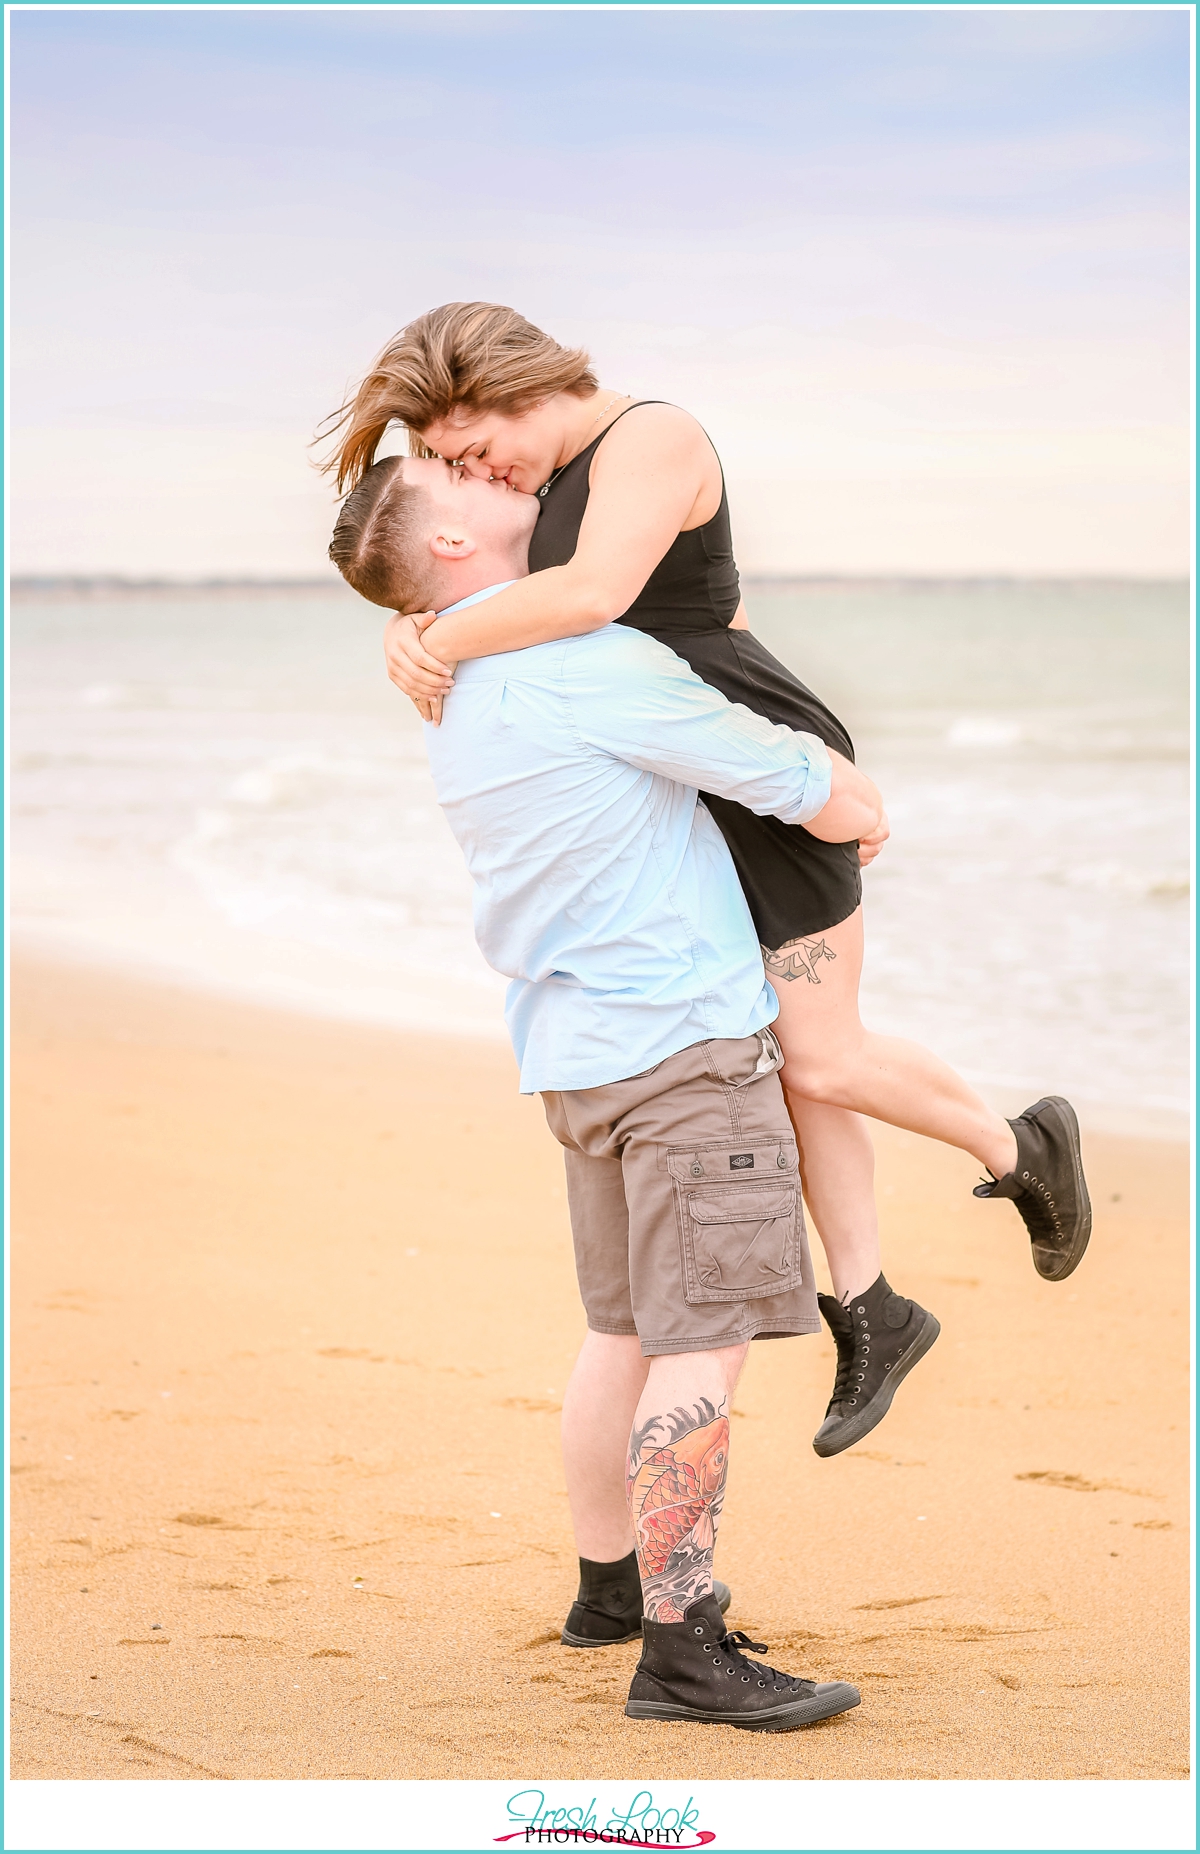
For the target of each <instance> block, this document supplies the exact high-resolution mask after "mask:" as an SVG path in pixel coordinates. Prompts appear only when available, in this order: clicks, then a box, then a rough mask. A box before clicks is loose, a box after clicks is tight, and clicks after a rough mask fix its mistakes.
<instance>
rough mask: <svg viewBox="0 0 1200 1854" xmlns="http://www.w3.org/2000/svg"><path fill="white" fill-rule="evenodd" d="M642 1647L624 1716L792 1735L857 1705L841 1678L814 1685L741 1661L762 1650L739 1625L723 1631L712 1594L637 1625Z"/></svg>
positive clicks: (757, 1663)
mask: <svg viewBox="0 0 1200 1854" xmlns="http://www.w3.org/2000/svg"><path fill="white" fill-rule="evenodd" d="M643 1633H644V1635H645V1637H646V1645H645V1647H644V1648H643V1649H642V1658H641V1660H640V1661H639V1662H638V1664H637V1672H636V1673H635V1674H634V1676H633V1684H632V1685H631V1687H630V1689H629V1699H628V1701H627V1702H626V1706H625V1712H626V1716H627V1717H628V1718H630V1719H690V1720H691V1721H692V1722H693V1723H695V1724H697V1725H736V1726H739V1727H740V1728H741V1730H742V1731H744V1732H794V1731H795V1730H796V1728H797V1727H798V1726H801V1725H813V1724H815V1723H816V1721H817V1720H818V1719H830V1718H832V1717H833V1715H834V1713H837V1712H849V1710H850V1708H851V1706H857V1705H858V1702H859V1697H860V1695H859V1691H858V1688H857V1687H852V1686H850V1685H849V1684H848V1682H846V1681H844V1680H831V1681H826V1682H824V1683H822V1684H820V1685H818V1684H817V1683H816V1682H815V1681H812V1680H800V1679H798V1678H797V1677H796V1676H794V1675H792V1674H781V1673H780V1672H779V1670H778V1669H777V1668H774V1667H764V1666H763V1664H762V1662H761V1661H751V1660H748V1659H747V1651H749V1653H751V1654H765V1653H766V1652H767V1648H766V1643H765V1642H752V1641H751V1640H750V1638H749V1637H748V1636H747V1635H746V1634H745V1633H744V1632H743V1631H742V1630H741V1629H736V1630H734V1631H733V1632H732V1633H730V1632H729V1631H728V1630H727V1629H726V1627H725V1624H724V1623H723V1622H722V1620H721V1612H720V1610H719V1609H718V1608H717V1605H716V1603H715V1602H714V1601H713V1599H712V1597H710V1596H707V1597H701V1598H700V1599H699V1601H698V1602H696V1603H693V1604H692V1605H691V1607H690V1609H689V1610H688V1611H687V1614H686V1616H685V1618H684V1620H683V1621H682V1622H649V1621H647V1622H646V1623H644V1624H643Z"/></svg>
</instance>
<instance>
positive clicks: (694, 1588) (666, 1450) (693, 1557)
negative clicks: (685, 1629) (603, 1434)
mask: <svg viewBox="0 0 1200 1854" xmlns="http://www.w3.org/2000/svg"><path fill="white" fill-rule="evenodd" d="M728 1466H729V1418H728V1417H727V1415H726V1414H725V1404H724V1402H722V1404H721V1407H720V1409H717V1408H715V1407H714V1405H713V1404H711V1403H710V1402H709V1400H708V1398H707V1397H702V1398H701V1399H700V1401H699V1403H698V1404H696V1405H695V1407H694V1408H693V1409H691V1410H684V1409H677V1410H669V1411H667V1412H666V1413H665V1414H664V1415H662V1416H652V1417H651V1418H650V1421H649V1422H648V1423H643V1424H642V1426H641V1428H640V1429H639V1428H635V1429H634V1432H633V1434H632V1436H631V1437H630V1440H629V1464H628V1467H627V1469H626V1474H625V1491H626V1494H627V1496H628V1499H629V1512H630V1516H631V1518H632V1520H633V1536H634V1542H635V1543H636V1545H637V1556H638V1569H639V1570H640V1572H641V1576H642V1601H643V1605H644V1607H645V1613H646V1615H647V1616H648V1617H649V1618H650V1620H651V1621H652V1622H682V1621H683V1618H684V1615H685V1613H686V1611H687V1607H688V1604H689V1603H694V1602H695V1601H696V1600H697V1598H698V1597H702V1596H707V1595H708V1593H709V1591H710V1590H711V1589H712V1568H713V1546H714V1544H715V1542H716V1531H717V1521H718V1520H719V1518H720V1517H721V1504H722V1501H723V1500H724V1498H725V1474H726V1470H727V1469H728Z"/></svg>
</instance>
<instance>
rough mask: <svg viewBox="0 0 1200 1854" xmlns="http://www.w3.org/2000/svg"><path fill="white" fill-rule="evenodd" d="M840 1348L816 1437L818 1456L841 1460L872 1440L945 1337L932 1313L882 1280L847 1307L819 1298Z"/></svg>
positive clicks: (830, 1299) (827, 1297)
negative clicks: (916, 1369)
mask: <svg viewBox="0 0 1200 1854" xmlns="http://www.w3.org/2000/svg"><path fill="white" fill-rule="evenodd" d="M817 1304H818V1306H819V1307H820V1309H821V1312H822V1313H823V1314H824V1315H825V1320H826V1323H827V1325H828V1327H829V1330H830V1332H831V1333H832V1334H833V1340H834V1344H835V1345H836V1346H837V1355H838V1362H837V1377H836V1378H835V1379H834V1381H833V1396H832V1397H831V1398H830V1399H829V1408H828V1409H827V1410H826V1412H825V1421H824V1422H823V1423H822V1424H821V1427H820V1428H819V1429H818V1431H817V1433H816V1435H815V1436H814V1437H813V1447H814V1449H815V1450H816V1451H817V1454H818V1455H822V1456H828V1455H840V1454H841V1452H842V1450H843V1449H844V1448H853V1446H854V1444H855V1443H856V1442H861V1441H862V1439H863V1437H864V1436H866V1435H870V1433H871V1431H872V1429H874V1427H875V1425H876V1423H881V1422H882V1421H883V1419H884V1417H885V1416H886V1415H887V1413H888V1411H889V1409H890V1408H891V1404H892V1398H893V1397H894V1396H895V1395H896V1389H897V1386H898V1385H899V1384H901V1383H902V1382H903V1380H904V1379H905V1378H906V1377H907V1376H908V1374H909V1372H910V1371H911V1370H912V1368H913V1366H914V1365H915V1364H916V1363H917V1360H918V1359H921V1358H924V1356H925V1354H926V1352H928V1350H929V1348H930V1346H931V1345H932V1344H933V1342H934V1340H935V1339H936V1338H937V1336H938V1334H939V1333H940V1332H941V1330H942V1328H941V1325H940V1323H939V1322H938V1321H937V1320H935V1319H934V1317H933V1315H932V1313H927V1312H926V1310H925V1308H924V1307H919V1306H918V1305H917V1303H916V1301H915V1300H905V1298H904V1296H903V1294H896V1293H893V1291H892V1289H891V1288H890V1287H889V1286H888V1284H887V1282H886V1281H885V1280H884V1278H883V1276H882V1275H880V1276H879V1278H878V1280H876V1281H874V1282H873V1283H872V1285H871V1286H870V1287H869V1288H868V1289H867V1291H866V1293H865V1294H856V1295H855V1297H854V1299H853V1300H852V1301H851V1302H850V1304H849V1306H846V1307H843V1305H842V1303H841V1301H839V1300H834V1299H833V1297H832V1295H829V1294H818V1295H817Z"/></svg>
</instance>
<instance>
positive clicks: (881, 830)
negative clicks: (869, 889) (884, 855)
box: [858, 811, 892, 869]
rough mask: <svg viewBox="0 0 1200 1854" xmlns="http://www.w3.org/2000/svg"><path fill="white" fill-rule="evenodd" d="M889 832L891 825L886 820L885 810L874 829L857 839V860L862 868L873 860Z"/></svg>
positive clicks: (890, 832)
mask: <svg viewBox="0 0 1200 1854" xmlns="http://www.w3.org/2000/svg"><path fill="white" fill-rule="evenodd" d="M891 834H892V830H891V826H890V824H889V823H888V821H887V812H886V811H885V812H884V814H883V816H882V817H881V818H880V820H879V822H878V824H877V825H876V826H875V828H874V830H872V831H868V832H867V834H866V836H865V837H860V838H859V840H858V860H859V864H860V866H861V867H862V868H863V869H865V868H866V866H867V864H868V863H873V862H874V861H875V858H876V857H877V856H878V855H879V852H880V850H882V848H883V846H884V844H885V843H886V842H887V840H888V838H889V837H890V836H891Z"/></svg>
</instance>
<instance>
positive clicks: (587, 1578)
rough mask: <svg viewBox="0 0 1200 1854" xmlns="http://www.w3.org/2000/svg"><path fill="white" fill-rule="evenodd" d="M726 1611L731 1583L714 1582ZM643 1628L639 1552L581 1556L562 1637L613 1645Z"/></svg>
mask: <svg viewBox="0 0 1200 1854" xmlns="http://www.w3.org/2000/svg"><path fill="white" fill-rule="evenodd" d="M713 1595H714V1596H715V1597H716V1599H717V1602H718V1604H719V1605H720V1608H721V1611H722V1613H724V1611H725V1610H727V1609H728V1608H729V1605H730V1603H731V1602H732V1600H733V1598H732V1596H731V1593H730V1590H729V1586H728V1584H718V1583H714V1584H713ZM641 1632H642V1580H641V1578H640V1577H639V1576H638V1562H637V1553H636V1552H635V1551H631V1552H630V1554H629V1556H628V1557H627V1558H618V1559H617V1560H616V1562H615V1563H614V1564H597V1563H596V1562H595V1560H594V1559H592V1558H581V1559H580V1560H579V1595H578V1596H577V1597H576V1599H575V1601H574V1602H573V1603H572V1605H571V1611H570V1614H569V1615H568V1617H567V1620H566V1624H565V1626H564V1628H563V1632H562V1639H563V1641H564V1643H565V1644H566V1646H567V1647H568V1648H611V1647H613V1646H614V1645H615V1644H616V1643H617V1642H632V1641H635V1640H636V1639H637V1637H638V1636H639V1635H640V1634H641Z"/></svg>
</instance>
